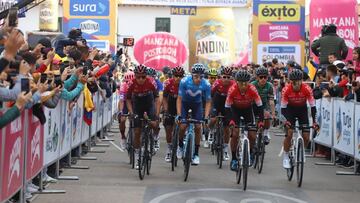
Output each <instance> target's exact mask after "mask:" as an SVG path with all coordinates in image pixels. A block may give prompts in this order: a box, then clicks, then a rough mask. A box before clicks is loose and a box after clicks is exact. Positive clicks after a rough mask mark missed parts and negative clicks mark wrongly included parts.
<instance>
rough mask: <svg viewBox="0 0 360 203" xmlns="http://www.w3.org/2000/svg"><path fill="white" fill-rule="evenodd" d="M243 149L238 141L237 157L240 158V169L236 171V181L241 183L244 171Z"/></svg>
mask: <svg viewBox="0 0 360 203" xmlns="http://www.w3.org/2000/svg"><path fill="white" fill-rule="evenodd" d="M241 154H242V149H241V144H240V142H239V143H238V147H237V151H236V156H237V157H236V158H237V160H238V168H237V169H238V170H237V171H236V183H237V184H240V181H241V172H242V164H241V161H242V157H241V156H242V155H241Z"/></svg>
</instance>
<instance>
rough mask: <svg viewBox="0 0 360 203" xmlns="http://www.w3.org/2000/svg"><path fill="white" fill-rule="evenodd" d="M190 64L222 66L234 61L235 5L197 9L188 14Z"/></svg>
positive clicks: (210, 66) (212, 66) (209, 66)
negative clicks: (231, 6) (233, 8)
mask: <svg viewBox="0 0 360 203" xmlns="http://www.w3.org/2000/svg"><path fill="white" fill-rule="evenodd" d="M189 51H190V57H189V65H190V66H192V65H193V64H195V63H202V64H205V65H206V66H208V68H219V67H220V66H221V65H231V64H233V63H234V62H235V59H236V54H235V19H234V13H233V10H232V8H198V10H197V14H196V16H190V17H189Z"/></svg>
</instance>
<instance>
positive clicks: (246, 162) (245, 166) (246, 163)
mask: <svg viewBox="0 0 360 203" xmlns="http://www.w3.org/2000/svg"><path fill="white" fill-rule="evenodd" d="M248 144H249V143H247V141H245V143H244V150H243V152H244V153H243V159H244V161H243V189H244V191H245V190H246V188H247V178H248V169H249V161H250V160H249V154H248Z"/></svg>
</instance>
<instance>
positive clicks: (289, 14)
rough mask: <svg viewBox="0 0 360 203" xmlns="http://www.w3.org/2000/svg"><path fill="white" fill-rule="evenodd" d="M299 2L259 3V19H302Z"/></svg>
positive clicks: (274, 20)
mask: <svg viewBox="0 0 360 203" xmlns="http://www.w3.org/2000/svg"><path fill="white" fill-rule="evenodd" d="M300 13H301V9H300V5H298V4H259V10H258V17H259V21H262V22H264V21H272V22H276V21H285V22H286V21H300Z"/></svg>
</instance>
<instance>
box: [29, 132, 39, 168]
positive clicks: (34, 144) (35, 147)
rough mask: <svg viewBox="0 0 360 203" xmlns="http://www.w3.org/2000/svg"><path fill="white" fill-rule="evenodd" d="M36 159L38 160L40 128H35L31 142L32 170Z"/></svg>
mask: <svg viewBox="0 0 360 203" xmlns="http://www.w3.org/2000/svg"><path fill="white" fill-rule="evenodd" d="M36 159H40V126H38V127H37V128H36V130H35V134H34V136H33V139H32V140H31V168H33V166H34V163H35V160H36Z"/></svg>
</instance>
